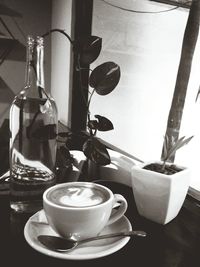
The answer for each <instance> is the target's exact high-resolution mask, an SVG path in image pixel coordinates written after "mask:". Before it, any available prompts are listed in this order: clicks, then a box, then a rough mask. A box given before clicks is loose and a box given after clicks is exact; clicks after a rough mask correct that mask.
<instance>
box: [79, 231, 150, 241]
mask: <svg viewBox="0 0 200 267" xmlns="http://www.w3.org/2000/svg"><path fill="white" fill-rule="evenodd" d="M146 235H147V234H146V232H144V231H126V232H119V233H113V234H107V235H98V236H96V237H91V238H87V239H83V240H80V241H78V243H79V244H82V243H85V242H90V241H94V240H99V239H105V238H112V237H118V236H140V237H145V236H146Z"/></svg>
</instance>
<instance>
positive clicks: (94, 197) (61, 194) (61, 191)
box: [47, 184, 110, 208]
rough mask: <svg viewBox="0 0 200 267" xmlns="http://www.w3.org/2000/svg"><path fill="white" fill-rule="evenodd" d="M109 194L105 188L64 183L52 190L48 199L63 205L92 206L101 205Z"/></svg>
mask: <svg viewBox="0 0 200 267" xmlns="http://www.w3.org/2000/svg"><path fill="white" fill-rule="evenodd" d="M109 197H110V196H109V194H108V192H107V191H106V190H104V189H103V188H99V187H97V186H95V184H94V185H92V186H86V185H78V184H73V185H69V186H68V185H66V184H65V185H64V186H63V187H59V188H57V189H54V190H50V191H49V192H48V194H47V199H49V200H50V201H51V202H52V203H54V204H56V205H59V206H63V207H74V208H76V207H77V208H80V207H91V206H96V205H99V204H101V203H103V202H105V201H107V200H108V199H109Z"/></svg>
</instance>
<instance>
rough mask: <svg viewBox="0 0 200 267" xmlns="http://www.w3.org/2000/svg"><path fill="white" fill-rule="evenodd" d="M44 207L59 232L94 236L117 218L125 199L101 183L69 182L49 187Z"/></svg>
mask: <svg viewBox="0 0 200 267" xmlns="http://www.w3.org/2000/svg"><path fill="white" fill-rule="evenodd" d="M115 207H117V209H114V208H115ZM43 208H44V211H45V215H46V217H47V221H48V223H49V225H50V226H51V227H52V228H53V229H54V230H55V231H56V232H57V233H58V234H59V235H60V236H63V237H66V238H74V239H76V240H80V239H84V238H88V237H92V236H97V235H98V234H99V233H100V232H101V231H102V230H103V228H104V227H105V226H106V225H109V224H112V223H114V222H115V221H117V220H119V219H120V218H121V217H122V216H123V215H124V213H125V211H126V209H127V201H126V199H125V198H124V197H123V196H122V195H120V194H113V193H112V191H111V190H110V189H108V188H107V187H105V186H103V185H100V184H96V183H92V182H70V183H63V184H57V185H55V186H52V187H50V188H48V189H47V190H46V191H45V192H44V194H43Z"/></svg>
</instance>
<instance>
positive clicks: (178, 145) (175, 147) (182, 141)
mask: <svg viewBox="0 0 200 267" xmlns="http://www.w3.org/2000/svg"><path fill="white" fill-rule="evenodd" d="M192 138H193V136H190V137H188V138H185V136H182V137H181V138H179V139H178V140H177V141H176V142H175V141H174V143H173V145H172V147H171V148H168V151H167V153H166V156H165V158H164V160H165V161H167V160H168V159H169V158H170V157H172V156H174V155H175V153H176V151H177V150H178V149H180V148H181V147H183V146H184V145H186V144H188V143H189V142H190V140H191V139H192Z"/></svg>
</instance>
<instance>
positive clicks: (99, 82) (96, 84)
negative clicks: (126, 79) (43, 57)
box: [43, 29, 121, 180]
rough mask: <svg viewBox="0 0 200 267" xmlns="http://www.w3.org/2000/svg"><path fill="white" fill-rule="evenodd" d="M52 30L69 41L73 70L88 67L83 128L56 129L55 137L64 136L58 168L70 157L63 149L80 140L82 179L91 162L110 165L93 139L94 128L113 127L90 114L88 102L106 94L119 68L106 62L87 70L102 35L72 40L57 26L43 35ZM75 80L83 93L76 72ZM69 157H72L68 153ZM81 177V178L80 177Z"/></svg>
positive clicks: (104, 151)
mask: <svg viewBox="0 0 200 267" xmlns="http://www.w3.org/2000/svg"><path fill="white" fill-rule="evenodd" d="M55 31H57V32H60V33H62V34H64V35H65V36H66V37H67V39H68V40H69V41H70V43H71V45H72V48H73V52H74V53H75V55H76V62H75V64H76V71H77V72H81V71H83V70H88V69H89V71H90V74H89V80H88V91H89V97H88V99H85V98H84V101H85V105H86V112H87V125H86V131H81V132H79V133H77V132H76V133H74V132H60V133H59V134H58V136H59V137H61V138H65V139H66V140H65V141H64V142H65V145H64V147H62V146H61V147H60V148H59V150H58V155H59V156H58V161H59V162H61V163H60V164H59V165H60V166H59V168H58V169H59V170H60V169H62V166H68V164H70V162H71V160H68V161H66V158H69V157H70V156H69V155H70V153H68V152H67V149H71V146H72V144H73V143H74V142H76V140H78V142H80V143H81V151H82V152H83V153H84V155H85V157H86V160H85V162H84V165H83V166H82V171H81V176H82V178H81V177H80V179H87V177H86V176H88V169H89V165H91V162H92V163H94V164H95V165H99V166H105V165H108V164H110V162H111V160H110V155H109V152H108V150H107V147H106V145H105V144H104V143H103V142H101V140H100V139H99V138H97V136H96V134H97V132H98V131H110V130H112V129H113V128H114V127H113V124H112V122H111V121H110V120H109V119H108V118H106V117H104V116H101V115H99V114H95V115H94V116H92V115H91V112H90V103H91V100H92V97H93V95H94V94H95V93H96V94H98V95H100V96H106V95H108V94H110V93H111V92H112V91H113V90H114V89H115V88H116V86H117V84H118V82H119V80H120V75H121V74H120V67H119V66H118V65H117V64H116V63H115V62H112V61H108V62H104V63H102V64H100V65H99V66H97V67H96V68H95V69H93V70H91V69H90V68H89V65H90V64H91V63H92V62H94V61H95V60H96V59H97V57H98V56H99V54H100V52H101V47H102V38H100V37H98V36H84V37H81V38H80V39H78V40H74V41H73V40H72V39H71V38H70V36H69V35H68V34H66V32H65V31H63V30H61V29H52V30H51V31H50V32H48V33H45V34H44V35H43V37H45V36H47V35H48V34H49V33H52V32H55ZM85 66H88V68H85ZM79 79H80V83H79V84H80V87H81V91H82V93H83V91H84V90H85V88H83V85H82V81H81V75H79ZM83 96H84V93H83V94H82V95H80V97H83ZM74 140H75V141H74ZM71 156H73V154H72V153H71ZM74 161H75V160H74ZM66 162H67V163H66ZM59 174H60V171H59ZM83 176H85V177H84V178H83ZM80 179H79V180H80Z"/></svg>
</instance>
